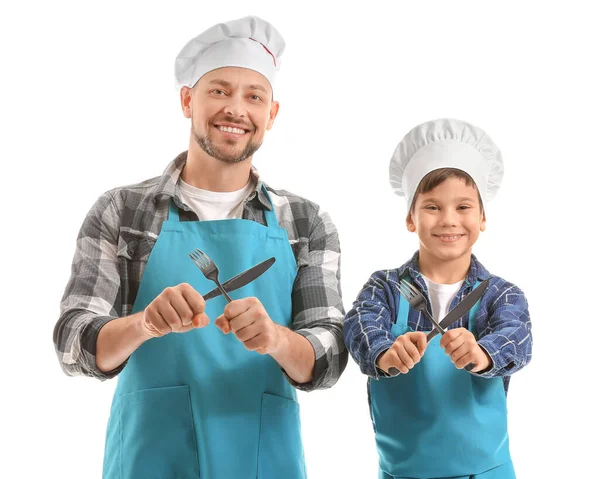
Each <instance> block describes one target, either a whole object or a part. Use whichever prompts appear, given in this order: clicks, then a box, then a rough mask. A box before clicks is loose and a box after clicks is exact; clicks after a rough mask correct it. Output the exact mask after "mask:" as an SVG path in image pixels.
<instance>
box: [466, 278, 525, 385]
mask: <svg viewBox="0 0 600 479" xmlns="http://www.w3.org/2000/svg"><path fill="white" fill-rule="evenodd" d="M498 286H499V291H500V295H499V296H498V297H497V298H496V299H495V300H494V302H493V303H492V305H491V306H490V309H489V311H488V321H487V326H486V328H485V331H484V333H483V334H482V336H481V338H480V339H479V341H478V342H477V343H478V344H479V346H481V347H482V348H483V349H484V350H485V352H486V353H487V354H488V355H489V357H490V359H491V360H492V364H491V366H490V367H489V368H488V369H487V370H486V371H482V372H480V373H476V374H477V375H478V376H482V377H487V378H492V377H502V376H509V375H511V374H514V373H516V372H517V371H519V370H520V369H522V368H523V367H525V366H526V365H527V364H528V363H529V361H530V360H531V348H532V342H533V341H532V336H531V321H530V319H529V310H528V305H527V299H526V298H525V295H524V294H523V292H522V291H521V290H520V289H519V288H518V287H517V286H515V285H513V284H511V283H508V282H504V283H502V284H499V285H498Z"/></svg>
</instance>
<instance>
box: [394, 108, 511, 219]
mask: <svg viewBox="0 0 600 479" xmlns="http://www.w3.org/2000/svg"><path fill="white" fill-rule="evenodd" d="M439 168H457V169H459V170H462V171H464V172H465V173H468V174H469V176H471V178H473V181H474V182H475V184H476V185H477V189H478V190H479V194H480V196H481V200H482V202H483V206H484V210H485V205H486V202H487V201H489V200H491V199H492V198H493V197H494V196H495V195H496V193H497V191H498V189H499V188H500V183H501V182H502V176H503V174H504V166H503V162H502V155H501V153H500V150H499V149H498V147H497V146H496V145H495V144H494V142H493V141H492V140H491V138H490V137H489V136H488V135H487V134H486V133H485V132H484V131H483V130H480V129H479V128H477V127H475V126H473V125H470V124H469V123H466V122H464V121H459V120H452V119H440V120H433V121H428V122H426V123H422V124H421V125H419V126H416V127H415V128H413V129H412V130H411V131H410V132H408V134H407V135H406V136H405V137H404V138H403V139H402V141H401V142H400V143H399V144H398V146H397V147H396V150H395V151H394V155H393V156H392V160H391V162H390V183H391V185H392V188H393V190H394V193H396V194H397V195H398V196H405V197H406V202H407V203H408V208H410V206H411V205H412V201H413V197H414V194H415V191H416V189H417V187H418V186H419V183H420V182H421V180H422V179H423V178H424V177H425V175H427V174H428V173H429V172H431V171H433V170H437V169H439Z"/></svg>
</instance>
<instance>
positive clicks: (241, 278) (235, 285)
mask: <svg viewBox="0 0 600 479" xmlns="http://www.w3.org/2000/svg"><path fill="white" fill-rule="evenodd" d="M273 263H275V258H274V257H273V258H269V259H267V260H265V261H263V262H262V263H258V264H257V265H254V266H252V268H249V269H247V270H246V271H244V272H243V273H240V274H238V275H237V276H234V277H233V278H231V279H230V280H229V281H226V282H225V283H223V288H224V289H225V291H227V292H228V293H230V292H231V291H235V290H236V289H239V288H241V287H243V286H246V285H247V284H248V283H251V282H252V281H254V280H255V279H256V278H258V277H259V276H260V275H261V274H263V273H264V272H265V271H267V270H268V269H269V268H270V267H271V265H272V264H273ZM220 294H221V291H220V290H219V288H215V289H213V290H212V291H210V292H208V293H206V294H203V295H202V297H203V298H204V300H205V301H208V300H209V299H212V298H216V297H217V296H219V295H220ZM465 299H466V298H465Z"/></svg>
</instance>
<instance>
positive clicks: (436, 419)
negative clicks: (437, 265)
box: [369, 283, 514, 479]
mask: <svg viewBox="0 0 600 479" xmlns="http://www.w3.org/2000/svg"><path fill="white" fill-rule="evenodd" d="M477 284H479V283H477ZM477 284H476V285H475V286H477ZM409 308H410V306H409V304H408V302H407V301H406V300H405V299H404V298H403V297H402V296H400V301H399V308H398V317H397V320H396V323H395V324H394V325H393V327H392V335H393V336H394V337H398V336H400V335H402V334H404V333H406V332H408V331H413V330H412V329H411V328H409V327H408V310H409ZM477 309H479V302H478V303H477V304H476V305H475V306H474V307H473V308H472V309H471V312H470V314H469V331H471V332H472V333H473V334H475V335H476V334H477V332H476V325H475V316H476V313H477ZM440 339H441V336H440V335H438V336H436V337H435V338H434V339H432V340H431V342H430V343H429V345H428V347H427V350H426V351H425V354H424V355H423V357H422V358H421V361H420V362H419V363H417V364H416V365H415V367H414V368H413V369H411V370H410V371H409V372H408V374H400V375H398V376H396V377H393V378H382V379H379V380H372V379H369V391H370V397H371V414H372V416H373V422H374V425H375V441H376V444H377V452H378V454H379V467H380V478H386V479H391V478H396V479H404V478H428V479H429V478H450V477H464V476H466V477H470V476H476V477H480V476H478V474H482V473H486V471H490V473H491V471H492V470H494V469H496V472H500V470H499V469H498V468H499V467H501V468H502V470H503V471H504V472H502V474H501V475H500V476H489V477H490V478H491V477H499V478H502V479H511V478H513V477H514V472H513V473H511V472H510V471H512V462H511V460H510V454H509V448H508V432H507V411H506V394H505V391H504V386H503V381H502V378H492V379H484V378H481V377H477V376H475V375H473V374H470V373H468V372H467V371H465V370H462V369H456V367H455V366H454V364H453V363H452V361H451V360H450V357H449V356H448V355H446V353H445V352H444V350H443V349H442V348H441V347H440ZM481 477H488V476H485V475H482V476H481Z"/></svg>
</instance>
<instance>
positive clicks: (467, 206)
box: [458, 205, 470, 210]
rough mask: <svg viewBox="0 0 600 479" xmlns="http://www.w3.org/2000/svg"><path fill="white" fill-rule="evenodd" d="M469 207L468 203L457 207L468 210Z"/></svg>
mask: <svg viewBox="0 0 600 479" xmlns="http://www.w3.org/2000/svg"><path fill="white" fill-rule="evenodd" d="M469 208H470V206H469V205H460V206H459V207H458V209H459V210H468V209H469Z"/></svg>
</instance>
